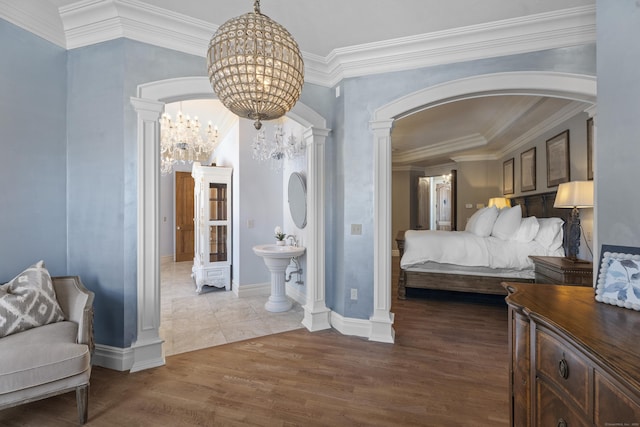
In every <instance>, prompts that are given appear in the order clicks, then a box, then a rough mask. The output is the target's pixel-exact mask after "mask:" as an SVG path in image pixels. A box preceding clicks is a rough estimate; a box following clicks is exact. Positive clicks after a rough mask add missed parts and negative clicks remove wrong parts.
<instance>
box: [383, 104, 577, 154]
mask: <svg viewBox="0 0 640 427" xmlns="http://www.w3.org/2000/svg"><path fill="white" fill-rule="evenodd" d="M587 107H588V105H587V104H586V103H582V102H576V101H571V100H566V99H560V98H548V97H540V96H530V95H499V96H486V97H481V98H472V99H468V100H462V101H456V102H452V103H449V104H444V105H441V106H437V107H434V108H430V109H426V110H422V111H419V112H417V113H414V114H412V115H409V116H407V117H404V118H402V119H399V120H397V121H396V122H395V123H394V127H393V130H392V133H391V140H392V150H393V163H394V165H412V166H431V165H437V164H441V163H446V162H450V161H451V159H456V158H464V157H467V158H478V159H482V158H484V159H499V158H500V157H502V156H503V155H505V154H507V153H508V152H510V151H512V150H515V149H517V148H518V147H520V146H522V145H525V144H527V143H528V142H530V141H532V140H533V139H535V138H537V137H539V136H540V135H542V134H544V133H546V132H548V131H549V130H551V129H553V128H554V127H555V126H557V125H558V124H560V123H562V122H563V121H565V120H567V119H569V118H571V117H573V116H575V115H576V114H578V113H580V112H582V111H584V110H585V109H586V108H587Z"/></svg>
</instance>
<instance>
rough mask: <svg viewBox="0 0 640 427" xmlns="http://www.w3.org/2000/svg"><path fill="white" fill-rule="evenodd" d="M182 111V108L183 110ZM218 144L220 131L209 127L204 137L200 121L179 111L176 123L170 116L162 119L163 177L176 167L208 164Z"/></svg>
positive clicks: (164, 115) (164, 116) (161, 168)
mask: <svg viewBox="0 0 640 427" xmlns="http://www.w3.org/2000/svg"><path fill="white" fill-rule="evenodd" d="M181 110H182V108H181ZM217 144H218V129H217V128H214V127H212V126H211V122H209V124H208V125H207V128H206V131H205V135H204V137H203V136H202V134H201V128H200V121H198V118H197V117H194V118H193V119H191V118H190V117H189V116H185V115H184V114H182V111H178V116H177V117H176V120H175V121H172V120H171V117H170V116H169V115H168V114H166V113H165V114H163V115H162V117H161V118H160V159H161V165H160V171H161V172H162V174H163V175H166V174H169V173H171V171H173V168H174V166H175V165H176V164H177V163H178V162H180V163H183V164H185V163H192V162H194V161H198V162H203V163H204V162H206V161H207V160H208V159H209V157H210V156H211V153H213V150H214V149H215V148H216V146H217Z"/></svg>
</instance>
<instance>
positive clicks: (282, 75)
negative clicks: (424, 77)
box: [207, 0, 304, 130]
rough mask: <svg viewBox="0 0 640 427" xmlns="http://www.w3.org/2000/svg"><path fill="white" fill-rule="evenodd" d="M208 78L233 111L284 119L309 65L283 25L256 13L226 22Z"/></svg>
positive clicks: (214, 43)
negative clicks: (305, 62) (305, 65)
mask: <svg viewBox="0 0 640 427" xmlns="http://www.w3.org/2000/svg"><path fill="white" fill-rule="evenodd" d="M207 67H208V71H209V80H210V82H211V85H212V86H213V90H214V91H215V93H216V95H217V96H218V98H219V99H220V101H221V102H222V104H223V105H224V106H225V107H226V108H228V109H229V110H230V111H231V112H233V113H235V114H237V115H238V116H240V117H246V118H249V119H252V120H255V123H254V126H255V128H256V129H258V130H259V129H260V127H261V126H262V123H261V121H262V120H273V119H277V118H279V117H282V116H284V115H285V114H286V113H287V112H288V111H289V110H291V108H293V106H294V105H295V103H296V102H297V101H298V99H299V98H300V93H301V92H302V85H303V83H304V62H303V60H302V55H301V53H300V49H299V48H298V44H297V43H296V41H295V40H294V39H293V37H292V36H291V34H290V33H289V32H288V31H287V30H286V29H285V28H284V27H283V26H282V25H280V24H278V23H277V22H275V21H273V20H272V19H271V18H269V17H268V16H266V15H263V14H261V13H260V1H259V0H256V1H255V3H254V11H253V12H249V13H246V14H244V15H241V16H238V17H236V18H231V19H229V20H228V21H227V22H225V23H224V24H222V25H221V26H220V27H219V28H218V31H216V32H215V34H214V35H213V37H212V38H211V41H210V42H209V49H208V51H207Z"/></svg>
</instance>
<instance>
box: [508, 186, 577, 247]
mask: <svg viewBox="0 0 640 427" xmlns="http://www.w3.org/2000/svg"><path fill="white" fill-rule="evenodd" d="M555 200H556V192H555V191H551V192H549V193H539V194H531V195H522V196H518V197H513V198H511V206H515V205H520V206H521V207H522V217H523V218H524V217H527V216H535V217H536V218H551V217H556V218H562V219H563V220H564V225H563V226H562V231H563V246H564V251H565V253H567V250H568V247H567V239H566V238H564V237H566V235H567V222H568V220H569V217H570V216H571V209H559V208H554V207H553V203H554V202H555Z"/></svg>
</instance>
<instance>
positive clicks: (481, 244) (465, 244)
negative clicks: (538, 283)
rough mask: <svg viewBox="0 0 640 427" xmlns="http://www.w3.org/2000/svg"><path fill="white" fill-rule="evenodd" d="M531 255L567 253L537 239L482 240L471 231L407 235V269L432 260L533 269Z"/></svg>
mask: <svg viewBox="0 0 640 427" xmlns="http://www.w3.org/2000/svg"><path fill="white" fill-rule="evenodd" d="M529 255H541V256H563V255H564V253H563V250H562V249H559V250H557V251H549V250H547V248H545V247H543V246H542V245H541V244H540V243H538V242H537V241H535V240H533V241H531V242H528V243H522V242H516V241H511V240H502V239H499V238H497V237H479V236H477V235H475V234H473V233H469V232H467V231H436V230H420V231H418V230H408V231H407V232H405V241H404V255H403V256H402V259H401V260H400V266H401V267H402V268H403V269H409V268H411V267H413V266H417V265H419V264H422V263H425V262H428V261H432V262H438V263H441V264H454V265H463V266H467V267H488V268H496V269H511V270H528V269H532V268H533V263H532V261H531V259H530V258H529Z"/></svg>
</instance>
